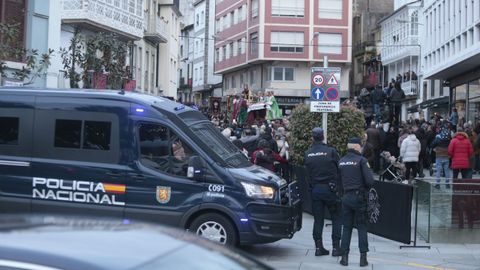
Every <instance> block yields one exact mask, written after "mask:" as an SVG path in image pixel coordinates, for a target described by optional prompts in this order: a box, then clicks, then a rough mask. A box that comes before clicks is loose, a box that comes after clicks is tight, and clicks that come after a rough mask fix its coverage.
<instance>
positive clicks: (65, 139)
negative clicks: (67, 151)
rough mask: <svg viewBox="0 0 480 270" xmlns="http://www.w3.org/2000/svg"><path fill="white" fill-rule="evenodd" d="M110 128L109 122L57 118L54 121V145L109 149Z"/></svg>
mask: <svg viewBox="0 0 480 270" xmlns="http://www.w3.org/2000/svg"><path fill="white" fill-rule="evenodd" d="M82 123H83V125H84V126H83V144H82V136H81V134H82ZM110 130H111V123H109V122H100V121H80V120H65V119H58V120H56V121H55V147H62V148H77V149H78V148H83V149H93V150H110Z"/></svg>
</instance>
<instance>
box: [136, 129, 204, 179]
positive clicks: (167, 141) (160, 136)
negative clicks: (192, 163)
mask: <svg viewBox="0 0 480 270" xmlns="http://www.w3.org/2000/svg"><path fill="white" fill-rule="evenodd" d="M138 134H139V140H140V162H141V163H142V164H143V165H144V166H147V167H149V168H152V169H155V170H159V171H162V172H165V173H169V174H173V175H178V176H186V175H187V167H188V160H189V158H190V157H191V156H192V155H195V153H194V151H193V150H192V149H191V148H190V147H189V146H188V145H187V144H186V143H184V142H183V141H182V140H181V139H180V138H179V137H178V136H177V135H175V134H174V133H173V132H172V131H171V130H169V129H168V128H166V127H163V126H161V125H158V124H140V126H139V129H138Z"/></svg>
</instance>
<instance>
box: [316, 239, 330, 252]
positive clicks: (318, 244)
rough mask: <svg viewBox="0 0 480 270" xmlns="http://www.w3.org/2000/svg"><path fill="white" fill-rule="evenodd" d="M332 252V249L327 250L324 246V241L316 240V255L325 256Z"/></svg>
mask: <svg viewBox="0 0 480 270" xmlns="http://www.w3.org/2000/svg"><path fill="white" fill-rule="evenodd" d="M328 254H330V251H328V250H326V249H325V248H324V247H323V241H322V240H317V241H315V256H323V255H328Z"/></svg>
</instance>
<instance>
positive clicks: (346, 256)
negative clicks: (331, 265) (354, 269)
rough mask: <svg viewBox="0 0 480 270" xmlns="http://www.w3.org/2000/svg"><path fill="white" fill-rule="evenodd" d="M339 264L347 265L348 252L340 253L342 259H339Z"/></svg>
mask: <svg viewBox="0 0 480 270" xmlns="http://www.w3.org/2000/svg"><path fill="white" fill-rule="evenodd" d="M340 264H341V265H343V266H348V253H346V252H345V253H343V254H342V259H341V260H340Z"/></svg>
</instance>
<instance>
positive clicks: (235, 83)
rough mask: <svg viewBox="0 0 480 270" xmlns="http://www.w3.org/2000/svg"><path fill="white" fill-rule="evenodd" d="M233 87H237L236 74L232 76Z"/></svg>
mask: <svg viewBox="0 0 480 270" xmlns="http://www.w3.org/2000/svg"><path fill="white" fill-rule="evenodd" d="M232 88H237V81H236V80H235V75H233V76H232Z"/></svg>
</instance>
